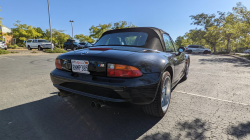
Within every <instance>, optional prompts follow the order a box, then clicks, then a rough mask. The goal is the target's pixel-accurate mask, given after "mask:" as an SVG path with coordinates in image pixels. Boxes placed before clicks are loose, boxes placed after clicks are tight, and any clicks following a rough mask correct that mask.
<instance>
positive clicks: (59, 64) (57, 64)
mask: <svg viewBox="0 0 250 140" xmlns="http://www.w3.org/2000/svg"><path fill="white" fill-rule="evenodd" d="M55 64H56V68H57V69H62V64H61V60H60V59H56V60H55Z"/></svg>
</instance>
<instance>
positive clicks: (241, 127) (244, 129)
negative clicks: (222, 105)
mask: <svg viewBox="0 0 250 140" xmlns="http://www.w3.org/2000/svg"><path fill="white" fill-rule="evenodd" d="M227 133H228V134H229V135H232V136H234V137H236V138H238V139H240V138H243V137H245V136H247V135H250V121H249V122H247V123H240V124H238V125H237V126H236V125H232V126H230V127H228V130H227Z"/></svg>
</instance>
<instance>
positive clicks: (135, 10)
mask: <svg viewBox="0 0 250 140" xmlns="http://www.w3.org/2000/svg"><path fill="white" fill-rule="evenodd" d="M237 2H242V3H243V5H245V6H246V7H247V8H248V9H250V0H241V1H237V0H123V1H121V0H88V1H87V0H50V9H51V23H52V28H56V29H60V30H65V33H67V34H70V35H71V25H70V22H69V20H74V21H75V23H74V34H80V33H83V34H85V35H89V28H90V27H91V26H92V25H98V24H99V23H101V24H106V23H110V22H112V23H114V22H117V21H127V22H132V23H133V24H134V25H136V26H139V27H157V28H160V29H163V30H164V31H166V32H168V33H169V34H170V35H171V36H172V38H173V39H174V40H175V39H176V38H177V36H180V35H184V34H185V33H186V32H188V31H189V30H190V29H194V28H195V27H196V26H193V25H190V23H191V22H192V21H191V19H190V17H189V16H190V15H196V14H200V13H202V12H204V13H209V14H212V13H217V11H223V12H229V11H232V7H234V6H236V3H237ZM0 6H1V10H2V11H1V12H0V17H3V18H4V20H3V25H5V26H7V27H9V28H12V27H14V26H13V23H14V22H15V21H17V20H20V21H21V23H23V24H24V23H25V24H28V25H32V26H36V27H41V28H42V29H43V30H45V29H48V28H49V20H48V9H47V8H48V7H47V0H1V2H0Z"/></svg>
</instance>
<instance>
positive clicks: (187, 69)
mask: <svg viewBox="0 0 250 140" xmlns="http://www.w3.org/2000/svg"><path fill="white" fill-rule="evenodd" d="M189 64H190V60H189V59H188V62H187V63H186V68H185V74H184V76H183V77H182V79H181V80H183V81H185V80H187V78H188V72H189Z"/></svg>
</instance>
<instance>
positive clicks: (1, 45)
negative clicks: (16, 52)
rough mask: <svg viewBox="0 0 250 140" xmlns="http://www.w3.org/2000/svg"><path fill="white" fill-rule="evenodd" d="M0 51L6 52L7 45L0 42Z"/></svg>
mask: <svg viewBox="0 0 250 140" xmlns="http://www.w3.org/2000/svg"><path fill="white" fill-rule="evenodd" d="M0 49H5V50H7V44H6V43H5V42H1V41H0Z"/></svg>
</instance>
